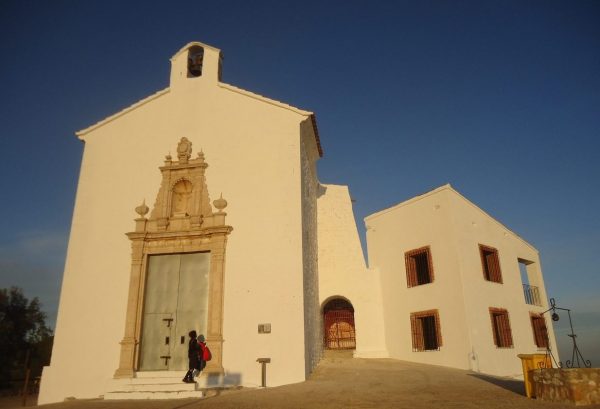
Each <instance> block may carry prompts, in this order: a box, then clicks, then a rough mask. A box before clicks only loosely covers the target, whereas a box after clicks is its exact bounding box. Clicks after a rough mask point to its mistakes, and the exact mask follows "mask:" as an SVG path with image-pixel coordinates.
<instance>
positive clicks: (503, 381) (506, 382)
mask: <svg viewBox="0 0 600 409" xmlns="http://www.w3.org/2000/svg"><path fill="white" fill-rule="evenodd" d="M469 376H473V377H475V378H477V379H481V380H482V381H486V382H488V383H491V384H494V385H496V386H499V387H501V388H503V389H506V390H507V391H511V392H513V393H516V394H518V395H522V396H526V395H525V384H524V383H523V381H519V380H515V379H507V378H497V377H495V376H489V375H482V374H469Z"/></svg>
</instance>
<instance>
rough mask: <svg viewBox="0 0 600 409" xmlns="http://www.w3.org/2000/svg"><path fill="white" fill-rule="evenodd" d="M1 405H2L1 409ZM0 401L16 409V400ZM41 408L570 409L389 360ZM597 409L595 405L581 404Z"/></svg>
mask: <svg viewBox="0 0 600 409" xmlns="http://www.w3.org/2000/svg"><path fill="white" fill-rule="evenodd" d="M3 403H6V404H7V405H6V406H5V405H4V404H3ZM10 405H11V403H10V402H8V401H6V400H5V401H4V402H1V401H0V408H2V409H7V408H18V407H21V406H20V401H18V400H17V401H15V402H13V404H12V406H10ZM42 407H43V408H44V409H217V408H218V409H295V408H298V409H300V408H315V409H320V408H344V409H366V408H411V409H419V408H444V409H452V408H491V409H493V408H498V409H500V408H502V409H505V408H548V409H563V408H564V409H567V408H569V409H574V408H575V406H574V405H570V404H556V403H549V402H542V401H537V400H535V399H528V398H526V397H525V392H524V387H523V383H522V382H521V381H515V380H511V379H504V378H496V377H489V376H484V375H481V374H476V373H472V372H468V371H462V370H457V369H450V368H444V367H437V366H429V365H421V364H415V363H409V362H404V361H396V360H391V359H343V358H340V357H335V356H334V357H328V358H326V359H323V360H322V361H321V363H320V364H319V366H318V367H317V369H316V370H315V372H314V373H313V374H312V376H311V377H310V379H309V380H307V381H306V382H302V383H298V384H294V385H286V386H280V387H274V388H265V389H246V388H243V389H238V390H231V391H223V392H221V393H216V394H215V393H213V396H208V397H206V398H204V399H179V400H162V401H156V400H154V401H149V400H146V401H104V400H100V399H97V400H75V401H68V402H63V403H57V404H52V405H43V406H42ZM586 408H589V409H592V408H593V409H600V405H592V406H586Z"/></svg>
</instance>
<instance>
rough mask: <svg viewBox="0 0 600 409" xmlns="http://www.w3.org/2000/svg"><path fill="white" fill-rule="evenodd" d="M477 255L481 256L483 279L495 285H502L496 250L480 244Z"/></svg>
mask: <svg viewBox="0 0 600 409" xmlns="http://www.w3.org/2000/svg"><path fill="white" fill-rule="evenodd" d="M479 254H480V256H481V266H482V269H483V276H484V277H485V279H486V280H488V281H493V282H496V283H502V271H501V270H500V259H499V258H498V250H496V249H495V248H493V247H488V246H484V245H483V244H480V245H479Z"/></svg>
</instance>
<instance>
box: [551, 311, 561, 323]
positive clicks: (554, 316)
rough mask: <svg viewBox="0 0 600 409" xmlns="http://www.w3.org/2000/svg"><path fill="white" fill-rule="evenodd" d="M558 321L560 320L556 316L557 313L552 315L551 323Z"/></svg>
mask: <svg viewBox="0 0 600 409" xmlns="http://www.w3.org/2000/svg"><path fill="white" fill-rule="evenodd" d="M559 319H560V317H559V316H558V314H557V313H553V314H552V321H558V320H559Z"/></svg>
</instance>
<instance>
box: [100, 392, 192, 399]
mask: <svg viewBox="0 0 600 409" xmlns="http://www.w3.org/2000/svg"><path fill="white" fill-rule="evenodd" d="M203 396H204V393H203V392H202V391H172V392H167V391H131V392H107V393H105V394H104V399H105V400H130V399H186V398H202V397H203Z"/></svg>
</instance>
